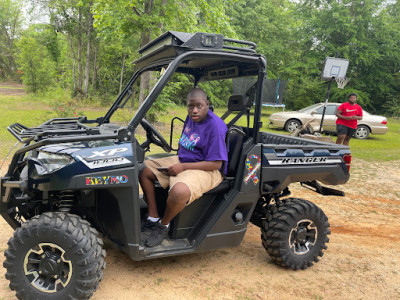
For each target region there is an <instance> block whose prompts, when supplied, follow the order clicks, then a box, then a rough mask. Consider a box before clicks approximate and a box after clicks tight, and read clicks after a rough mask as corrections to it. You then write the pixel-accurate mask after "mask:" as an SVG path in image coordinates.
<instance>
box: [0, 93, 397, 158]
mask: <svg viewBox="0 0 400 300" xmlns="http://www.w3.org/2000/svg"><path fill="white" fill-rule="evenodd" d="M60 98H61V96H60ZM57 101H61V99H57ZM0 107H1V114H0V163H1V161H2V159H3V157H5V155H6V153H7V152H8V151H9V149H10V148H11V147H12V146H13V145H14V144H15V142H16V140H15V138H14V137H13V136H12V135H11V134H10V133H9V132H8V131H7V126H9V125H11V124H13V123H15V122H19V123H21V124H23V125H25V126H37V125H39V124H41V123H43V122H44V121H46V120H48V119H50V118H52V117H55V116H56V115H55V112H53V111H52V109H51V106H50V102H49V99H46V98H45V99H43V100H42V99H38V98H34V97H32V96H29V95H15V96H9V95H0ZM78 110H79V112H82V113H83V114H84V115H86V116H87V117H88V118H89V119H95V118H97V117H99V116H103V115H104V114H105V112H106V111H107V110H108V107H100V106H99V105H98V104H90V103H86V104H85V106H83V107H80V108H79V109H78ZM276 111H277V110H275V112H276ZM278 111H279V110H278ZM224 112H225V109H224V108H217V109H216V110H215V113H216V114H217V115H219V116H222V114H223V113H224ZM134 113H135V110H129V109H124V110H121V111H120V112H118V113H117V114H116V115H115V116H114V117H113V121H115V122H119V123H122V124H126V123H127V122H129V120H130V119H131V118H132V117H133V115H134ZM271 113H273V110H272V109H271V108H263V110H262V118H261V121H262V122H263V127H262V130H263V131H269V132H275V133H279V134H287V133H286V132H284V131H283V130H278V129H273V128H268V117H269V116H270V115H271ZM186 114H187V111H186V108H185V107H174V108H170V109H168V112H167V113H165V114H163V115H161V116H160V117H159V120H158V122H157V123H156V125H155V126H156V128H157V129H158V130H159V131H160V132H161V133H162V134H163V136H164V137H165V139H166V140H167V141H168V142H169V136H170V122H171V119H172V118H173V117H180V118H182V119H185V117H186ZM232 118H233V116H230V117H229V118H228V119H227V120H228V121H229V120H231V119H232ZM250 120H251V121H252V118H250ZM176 124H179V125H180V126H179V125H177V126H176V127H175V129H174V135H173V145H174V147H176V146H177V143H178V140H179V137H180V132H181V128H182V126H181V124H180V122H177V123H176ZM238 124H239V125H242V126H246V117H245V116H243V117H242V118H241V119H240V120H239V121H238ZM250 126H252V123H250ZM388 127H389V131H388V133H387V134H385V135H372V136H371V137H370V138H369V139H367V140H356V139H352V140H351V141H350V148H351V151H352V156H353V157H356V158H361V159H364V160H366V161H374V162H378V161H393V160H399V159H400V120H399V119H391V118H389V119H388ZM137 138H138V140H139V142H143V141H144V140H145V136H144V135H143V131H140V130H139V131H138V133H137ZM334 139H335V137H334ZM151 152H152V153H159V152H163V150H162V149H161V148H159V147H154V146H152V151H151Z"/></svg>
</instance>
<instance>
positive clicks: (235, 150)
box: [226, 126, 246, 177]
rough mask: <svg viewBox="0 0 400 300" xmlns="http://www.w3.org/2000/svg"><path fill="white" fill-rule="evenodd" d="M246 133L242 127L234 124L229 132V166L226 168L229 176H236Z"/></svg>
mask: <svg viewBox="0 0 400 300" xmlns="http://www.w3.org/2000/svg"><path fill="white" fill-rule="evenodd" d="M245 137H246V135H245V133H244V132H243V131H242V129H241V128H240V127H237V126H232V127H231V128H229V130H228V133H227V147H228V166H227V168H226V176H227V177H235V176H236V172H237V168H238V165H239V159H240V153H241V152H242V147H243V142H244V139H245Z"/></svg>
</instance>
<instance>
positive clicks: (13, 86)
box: [0, 82, 25, 96]
mask: <svg viewBox="0 0 400 300" xmlns="http://www.w3.org/2000/svg"><path fill="white" fill-rule="evenodd" d="M23 94H25V89H24V86H23V85H22V84H20V83H17V82H0V95H10V96H15V95H23Z"/></svg>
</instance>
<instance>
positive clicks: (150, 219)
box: [147, 216, 160, 223]
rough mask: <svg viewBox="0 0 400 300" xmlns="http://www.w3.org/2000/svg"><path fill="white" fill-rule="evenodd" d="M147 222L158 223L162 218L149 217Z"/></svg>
mask: <svg viewBox="0 0 400 300" xmlns="http://www.w3.org/2000/svg"><path fill="white" fill-rule="evenodd" d="M147 220H149V221H151V222H153V223H156V222H158V220H160V218H153V217H150V216H148V217H147Z"/></svg>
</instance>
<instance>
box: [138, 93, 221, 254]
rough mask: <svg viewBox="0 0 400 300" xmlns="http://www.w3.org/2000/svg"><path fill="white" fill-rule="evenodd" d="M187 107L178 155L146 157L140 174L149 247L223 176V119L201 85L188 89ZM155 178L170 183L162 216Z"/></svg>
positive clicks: (158, 240)
mask: <svg viewBox="0 0 400 300" xmlns="http://www.w3.org/2000/svg"><path fill="white" fill-rule="evenodd" d="M187 109H188V116H187V117H186V120H185V123H184V125H183V131H182V135H181V138H180V140H179V150H178V155H175V156H168V157H164V158H160V159H155V160H147V161H145V164H146V168H145V169H144V170H143V172H142V174H141V175H140V184H141V186H142V189H143V192H144V195H145V198H146V202H147V207H148V218H147V220H146V222H145V224H144V226H143V229H142V230H143V231H147V233H148V237H147V239H146V246H148V247H154V246H157V245H159V244H160V243H161V242H162V241H163V240H164V238H165V237H166V236H167V234H168V228H169V223H170V221H171V220H172V219H173V218H174V217H175V216H176V215H177V214H178V213H179V212H181V211H182V210H183V209H184V208H185V206H186V205H189V204H191V203H192V202H193V201H194V200H196V199H198V198H200V197H201V196H202V195H203V194H204V193H206V192H208V191H209V190H211V189H213V188H215V187H216V186H218V185H219V184H220V183H221V181H222V179H223V178H222V175H221V172H220V169H221V167H222V165H223V161H227V160H228V154H227V149H226V145H225V136H226V132H227V127H226V125H225V123H224V121H222V120H221V119H220V118H219V117H218V116H217V115H215V114H214V113H213V112H212V111H211V110H209V102H208V100H207V95H206V93H205V92H204V91H203V90H202V89H200V88H194V89H192V90H191V91H190V92H189V94H188V96H187ZM156 180H158V182H159V183H160V185H161V186H162V187H163V188H167V187H168V186H169V194H168V199H167V206H166V210H165V214H164V216H163V217H162V218H161V219H160V217H159V215H158V212H157V204H156V198H155V189H154V182H155V181H156Z"/></svg>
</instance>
